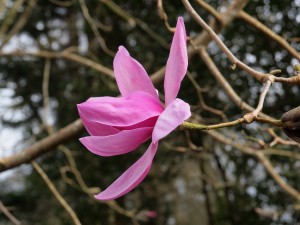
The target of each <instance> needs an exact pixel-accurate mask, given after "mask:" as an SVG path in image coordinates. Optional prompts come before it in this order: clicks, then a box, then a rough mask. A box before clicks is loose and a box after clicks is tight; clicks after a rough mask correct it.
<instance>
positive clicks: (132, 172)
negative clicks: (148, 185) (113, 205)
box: [95, 143, 158, 200]
mask: <svg viewBox="0 0 300 225" xmlns="http://www.w3.org/2000/svg"><path fill="white" fill-rule="evenodd" d="M157 146H158V143H156V144H154V143H151V144H150V146H149V148H148V149H147V151H146V152H145V153H144V155H143V156H142V157H141V158H140V159H139V160H138V161H136V162H135V163H134V164H133V165H132V166H131V167H130V168H129V169H128V170H126V171H125V172H124V173H123V174H122V175H121V176H120V177H119V178H118V179H117V180H116V181H115V182H113V183H112V184H111V185H110V186H109V187H108V188H107V189H105V190H104V191H102V192H100V193H99V194H97V195H95V198H96V199H98V200H111V199H115V198H118V197H120V196H122V195H125V194H127V193H128V192H130V191H131V190H132V189H134V188H135V187H136V186H137V185H138V184H139V183H141V182H142V180H143V179H144V178H145V176H146V175H147V174H148V172H149V170H150V167H151V165H152V161H153V158H154V156H155V153H156V150H157Z"/></svg>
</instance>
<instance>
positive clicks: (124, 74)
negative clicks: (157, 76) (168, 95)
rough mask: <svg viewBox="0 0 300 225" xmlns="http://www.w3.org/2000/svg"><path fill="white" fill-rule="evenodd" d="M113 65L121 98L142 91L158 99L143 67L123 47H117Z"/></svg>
mask: <svg viewBox="0 0 300 225" xmlns="http://www.w3.org/2000/svg"><path fill="white" fill-rule="evenodd" d="M113 65H114V73H115V77H116V81H117V84H118V87H119V89H120V92H121V94H122V96H126V95H128V94H130V93H132V92H135V91H144V92H147V93H148V94H150V95H152V96H153V97H154V98H156V99H158V95H157V93H156V91H155V88H154V86H153V84H152V82H151V80H150V78H149V76H148V74H147V72H146V71H145V69H144V67H143V66H142V65H141V64H140V63H139V62H138V61H136V60H135V59H134V58H132V57H131V56H130V55H129V53H128V51H127V50H126V48H124V47H123V46H120V47H119V51H118V52H117V54H116V56H115V59H114V63H113Z"/></svg>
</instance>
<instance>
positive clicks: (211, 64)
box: [199, 47, 273, 119]
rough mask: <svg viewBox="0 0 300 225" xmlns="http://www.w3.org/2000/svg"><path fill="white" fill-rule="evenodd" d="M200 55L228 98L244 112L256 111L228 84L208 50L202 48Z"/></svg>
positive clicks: (262, 115) (260, 114)
mask: <svg viewBox="0 0 300 225" xmlns="http://www.w3.org/2000/svg"><path fill="white" fill-rule="evenodd" d="M199 54H200V56H201V58H202V60H203V61H204V62H205V64H206V66H207V67H208V69H209V70H210V72H211V74H212V75H213V76H214V78H215V79H216V80H217V81H218V83H219V84H220V85H221V87H222V88H223V89H224V91H225V92H226V93H227V95H228V97H229V98H230V99H231V101H233V103H235V104H236V105H237V106H238V107H240V108H241V109H242V110H246V111H247V112H253V111H254V110H255V109H254V108H253V107H252V106H250V105H248V104H247V103H246V102H244V101H243V100H242V99H241V98H240V97H239V95H238V94H237V93H236V92H235V91H234V89H233V88H232V87H231V85H230V84H229V83H228V82H227V80H226V79H225V78H224V76H223V75H222V74H221V72H220V71H219V69H218V67H217V66H216V64H215V63H214V62H213V60H212V59H211V57H210V56H209V54H208V53H207V51H206V49H205V48H204V47H203V48H202V47H201V48H200V49H199ZM258 115H259V116H261V117H264V118H266V119H273V118H272V117H270V116H268V115H266V114H263V113H259V114H258Z"/></svg>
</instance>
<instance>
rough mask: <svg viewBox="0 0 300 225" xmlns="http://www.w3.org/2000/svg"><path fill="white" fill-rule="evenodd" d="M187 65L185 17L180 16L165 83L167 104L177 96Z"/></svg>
mask: <svg viewBox="0 0 300 225" xmlns="http://www.w3.org/2000/svg"><path fill="white" fill-rule="evenodd" d="M187 66H188V56H187V48H186V33H185V27H184V21H183V18H182V17H179V18H178V21H177V25H176V31H175V34H174V37H173V41H172V45H171V50H170V55H169V58H168V61H167V67H166V75H165V84H164V88H165V102H166V105H169V104H170V102H171V101H172V100H174V99H175V98H176V96H177V94H178V91H179V88H180V84H181V81H182V79H183V77H184V76H185V74H186V70H187Z"/></svg>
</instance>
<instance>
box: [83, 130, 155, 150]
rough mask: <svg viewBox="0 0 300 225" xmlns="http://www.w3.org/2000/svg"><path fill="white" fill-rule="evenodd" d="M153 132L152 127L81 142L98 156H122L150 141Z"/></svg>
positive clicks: (90, 137)
mask: <svg viewBox="0 0 300 225" xmlns="http://www.w3.org/2000/svg"><path fill="white" fill-rule="evenodd" d="M152 130H153V128H152V127H144V128H138V129H135V130H124V131H121V132H119V133H117V134H114V135H109V136H88V137H84V138H81V139H80V141H81V143H82V144H83V145H84V146H85V147H86V148H87V149H88V150H90V151H91V152H93V153H94V154H96V155H100V156H114V155H121V154H125V153H128V152H130V151H133V150H134V149H136V148H137V147H138V146H139V145H140V144H142V143H143V142H145V141H146V140H148V139H149V138H150V137H151V133H152Z"/></svg>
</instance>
